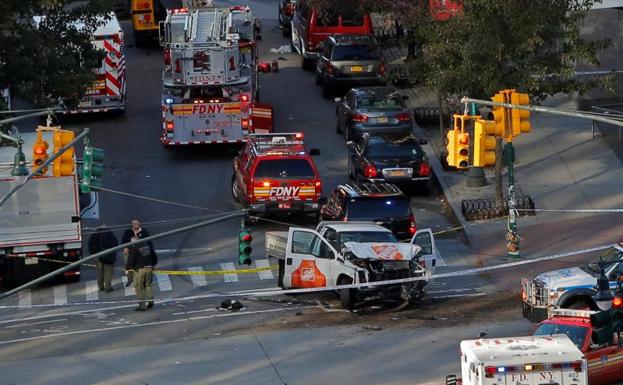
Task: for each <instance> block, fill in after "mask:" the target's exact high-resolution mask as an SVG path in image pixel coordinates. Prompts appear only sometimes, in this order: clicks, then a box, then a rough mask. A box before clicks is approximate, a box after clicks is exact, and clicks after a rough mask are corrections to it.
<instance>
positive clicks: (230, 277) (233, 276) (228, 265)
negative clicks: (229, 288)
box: [221, 262, 238, 283]
mask: <svg viewBox="0 0 623 385" xmlns="http://www.w3.org/2000/svg"><path fill="white" fill-rule="evenodd" d="M221 270H236V265H234V263H233V262H225V263H221ZM223 278H224V279H225V282H228V283H229V282H238V274H237V273H228V274H223Z"/></svg>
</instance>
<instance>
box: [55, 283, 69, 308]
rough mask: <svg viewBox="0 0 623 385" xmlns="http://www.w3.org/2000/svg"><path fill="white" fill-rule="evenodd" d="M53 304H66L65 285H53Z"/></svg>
mask: <svg viewBox="0 0 623 385" xmlns="http://www.w3.org/2000/svg"><path fill="white" fill-rule="evenodd" d="M54 304H55V305H67V285H57V286H54Z"/></svg>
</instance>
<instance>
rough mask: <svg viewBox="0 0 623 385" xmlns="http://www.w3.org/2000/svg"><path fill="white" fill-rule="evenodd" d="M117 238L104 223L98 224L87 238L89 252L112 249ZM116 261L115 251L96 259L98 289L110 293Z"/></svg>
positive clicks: (115, 244) (94, 252)
mask: <svg viewBox="0 0 623 385" xmlns="http://www.w3.org/2000/svg"><path fill="white" fill-rule="evenodd" d="M117 245H118V243H117V238H116V237H115V234H113V232H112V231H110V229H108V228H107V227H106V225H105V224H102V225H101V226H99V227H98V228H97V229H96V231H95V233H93V235H91V238H89V245H88V246H89V254H91V255H92V254H96V253H99V252H100V251H104V250H107V249H112V248H113V247H115V246H117ZM115 262H117V253H116V252H114V253H109V254H106V255H102V256H101V257H99V258H98V259H97V287H99V289H100V291H106V292H107V293H110V292H111V291H113V288H112V273H113V267H114V265H115Z"/></svg>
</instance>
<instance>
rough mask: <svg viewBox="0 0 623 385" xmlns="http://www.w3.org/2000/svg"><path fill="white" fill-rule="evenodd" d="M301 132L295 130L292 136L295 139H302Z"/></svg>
mask: <svg viewBox="0 0 623 385" xmlns="http://www.w3.org/2000/svg"><path fill="white" fill-rule="evenodd" d="M303 137H304V136H303V133H302V132H297V133H296V134H294V138H295V139H297V140H303Z"/></svg>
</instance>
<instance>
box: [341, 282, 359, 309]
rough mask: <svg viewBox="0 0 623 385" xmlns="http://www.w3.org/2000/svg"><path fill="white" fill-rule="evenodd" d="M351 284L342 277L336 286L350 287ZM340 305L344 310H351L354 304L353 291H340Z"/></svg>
mask: <svg viewBox="0 0 623 385" xmlns="http://www.w3.org/2000/svg"><path fill="white" fill-rule="evenodd" d="M351 283H353V280H352V279H351V278H347V277H342V278H340V280H339V281H338V283H337V284H338V285H350V284H351ZM339 294H340V303H341V304H342V307H343V308H344V309H348V310H351V309H352V308H353V304H354V302H355V301H354V290H353V289H340V291H339Z"/></svg>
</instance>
